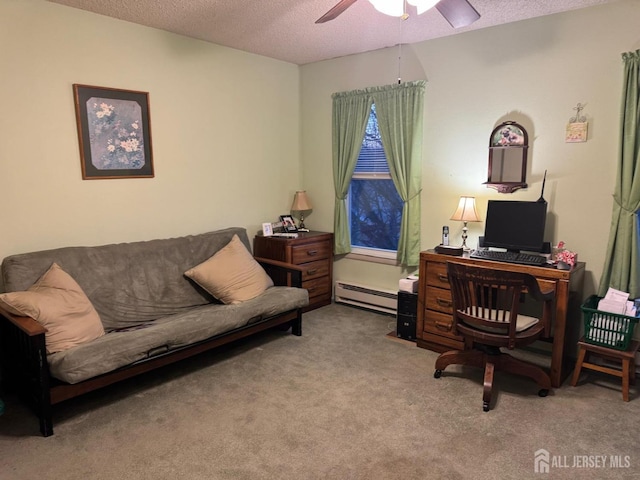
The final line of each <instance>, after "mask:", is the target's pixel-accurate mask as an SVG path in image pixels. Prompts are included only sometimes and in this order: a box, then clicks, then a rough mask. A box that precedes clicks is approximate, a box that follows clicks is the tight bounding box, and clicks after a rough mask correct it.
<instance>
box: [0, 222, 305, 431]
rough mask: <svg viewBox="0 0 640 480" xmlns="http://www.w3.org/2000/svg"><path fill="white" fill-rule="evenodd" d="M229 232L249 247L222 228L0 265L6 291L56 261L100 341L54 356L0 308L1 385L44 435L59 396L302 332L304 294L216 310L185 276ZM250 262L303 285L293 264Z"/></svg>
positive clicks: (292, 290) (289, 291) (284, 290)
mask: <svg viewBox="0 0 640 480" xmlns="http://www.w3.org/2000/svg"><path fill="white" fill-rule="evenodd" d="M234 236H237V237H238V238H236V239H235V240H236V241H237V240H238V239H239V240H240V241H241V242H242V244H244V246H245V247H246V249H247V251H248V252H250V251H251V247H250V243H249V239H248V237H247V232H246V230H244V229H242V228H228V229H224V230H218V231H215V232H209V233H203V234H198V235H192V236H185V237H180V238H171V239H162V240H151V241H144V242H132V243H122V244H114V245H104V246H95V247H67V248H59V249H55V250H47V251H40V252H33V253H26V254H19V255H13V256H10V257H7V258H5V259H4V261H3V262H2V280H3V285H4V291H5V292H20V291H25V290H27V289H29V287H31V286H32V285H33V284H34V282H36V281H39V280H38V279H39V278H41V276H42V275H43V274H44V273H45V272H47V271H48V270H47V269H50V268H51V267H52V264H57V265H58V266H59V267H60V268H61V269H62V270H64V272H66V273H67V274H69V275H70V276H71V277H72V278H73V280H75V281H76V282H77V285H79V286H80V287H81V288H82V291H83V292H84V294H86V297H85V298H88V299H89V301H90V304H91V305H92V306H93V307H94V308H95V311H96V312H97V314H98V316H99V319H100V322H101V323H102V327H103V329H104V334H101V335H100V336H98V337H97V338H94V339H91V340H90V341H87V342H84V343H81V344H79V345H77V346H73V347H72V348H67V349H66V350H63V351H58V352H54V353H51V352H48V349H47V346H48V345H45V343H46V342H45V333H46V329H45V328H44V327H43V326H42V325H41V324H40V323H38V322H36V321H35V320H33V319H32V318H30V317H28V316H20V315H15V314H14V313H12V312H10V311H8V310H7V309H6V308H4V309H3V305H2V304H0V326H1V330H0V335H1V340H2V346H1V349H2V351H1V353H2V367H3V369H2V380H3V383H4V384H5V385H7V386H8V387H10V388H15V389H17V390H19V391H21V392H22V393H23V394H24V396H25V397H26V399H27V400H29V403H30V404H31V405H32V406H33V407H34V409H35V411H36V414H37V415H38V417H39V419H40V430H41V432H42V434H43V435H45V436H49V435H52V434H53V423H52V405H54V404H56V403H59V402H61V401H64V400H66V399H69V398H72V397H75V396H77V395H80V394H83V393H86V392H89V391H92V390H95V389H97V388H100V387H103V386H105V385H109V384H112V383H115V382H117V381H119V380H122V379H125V378H129V377H132V376H134V375H137V374H139V373H142V372H145V371H148V370H151V369H153V368H157V367H159V366H162V365H165V364H168V363H172V362H174V361H177V360H180V359H183V358H186V357H189V356H192V355H195V354H197V353H200V352H203V351H205V350H208V349H210V348H213V347H216V346H219V345H222V344H225V343H228V342H231V341H233V340H236V339H239V338H242V337H245V336H247V335H250V334H253V333H256V332H259V331H262V330H265V329H267V328H271V327H275V326H280V325H284V326H289V325H291V326H292V332H293V333H294V334H296V335H300V334H301V321H302V317H301V316H302V308H303V307H305V306H306V305H308V302H309V299H308V293H307V291H306V290H304V289H302V288H296V287H287V286H272V287H270V288H266V290H264V292H263V293H260V294H259V295H258V296H257V297H255V298H251V299H248V300H246V301H240V302H237V303H232V304H223V303H222V302H220V301H218V300H217V299H216V298H215V297H213V296H212V295H211V294H210V293H208V291H207V290H205V289H204V288H202V287H201V286H200V284H199V283H196V282H195V281H193V280H192V279H191V278H188V277H187V276H186V275H185V272H187V271H188V270H189V269H192V268H193V267H194V266H197V265H199V264H202V263H203V262H206V261H207V260H208V259H210V258H211V257H212V256H213V255H214V254H216V253H217V252H219V251H220V250H221V249H222V248H223V247H225V246H227V245H228V244H230V242H231V241H232V240H233V239H234ZM245 253H246V252H245ZM248 255H250V253H249V254H248ZM256 260H257V261H258V262H259V263H260V264H261V265H262V266H263V267H264V271H267V272H272V271H274V269H275V270H278V269H280V270H282V269H286V270H287V273H288V276H289V278H291V279H292V282H293V283H292V284H293V285H301V283H299V282H300V271H299V270H298V269H297V268H296V267H291V266H289V265H287V264H282V263H281V262H276V261H270V260H266V259H256ZM250 261H251V262H253V260H250ZM254 263H255V262H254ZM260 270H261V271H262V269H260ZM264 271H262V274H263V275H264ZM264 276H265V278H267V279H268V278H269V277H267V276H266V275H264ZM280 277H282V275H280ZM285 277H286V275H285ZM269 281H270V280H269ZM101 330H102V328H101ZM47 341H48V340H47Z"/></svg>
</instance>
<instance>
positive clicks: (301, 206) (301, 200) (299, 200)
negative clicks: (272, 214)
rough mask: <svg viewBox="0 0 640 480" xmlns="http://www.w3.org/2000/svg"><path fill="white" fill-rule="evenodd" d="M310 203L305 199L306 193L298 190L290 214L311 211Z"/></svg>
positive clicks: (307, 198)
mask: <svg viewBox="0 0 640 480" xmlns="http://www.w3.org/2000/svg"><path fill="white" fill-rule="evenodd" d="M312 208H313V207H312V206H311V202H310V201H309V197H307V192H306V191H304V190H298V191H297V192H296V195H295V197H293V204H292V205H291V211H292V212H304V211H305V210H311V209H312Z"/></svg>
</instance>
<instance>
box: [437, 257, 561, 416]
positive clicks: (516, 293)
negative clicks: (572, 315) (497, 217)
mask: <svg viewBox="0 0 640 480" xmlns="http://www.w3.org/2000/svg"><path fill="white" fill-rule="evenodd" d="M447 275H448V278H449V284H450V285H451V297H452V300H453V331H454V333H456V334H458V335H462V336H463V337H464V341H465V350H454V351H449V352H445V353H443V354H441V355H440V356H439V357H438V359H437V360H436V365H435V373H434V377H435V378H440V376H441V375H442V371H443V370H444V369H445V368H446V367H447V366H449V365H471V366H474V367H479V368H483V369H484V389H483V396H482V407H483V410H484V411H485V412H488V411H489V408H490V404H491V393H492V388H493V372H494V370H496V369H497V370H501V371H506V372H509V373H513V374H516V375H524V376H526V377H529V378H532V379H533V380H535V381H536V382H537V383H538V385H539V387H540V390H539V392H538V395H540V396H541V397H546V396H547V394H548V393H549V390H550V389H551V379H550V378H549V375H548V374H547V373H546V372H545V371H544V370H543V369H542V368H540V367H538V366H536V365H533V364H531V363H528V362H524V361H522V360H519V359H516V358H514V357H512V356H511V355H509V354H508V353H503V352H502V351H501V350H500V347H504V348H506V349H508V350H513V349H514V348H516V347H521V346H525V345H529V344H531V343H533V342H534V341H535V340H537V339H538V338H540V337H541V336H542V335H543V334H544V336H546V337H548V336H549V332H550V324H551V315H552V313H553V300H554V296H555V293H554V291H550V292H542V291H541V290H540V287H539V285H538V282H537V281H536V279H535V277H533V276H532V275H529V274H527V273H519V272H505V271H502V270H494V269H491V268H485V267H476V266H471V265H465V264H462V263H454V262H448V263H447ZM523 292H528V293H529V294H530V295H531V296H532V297H533V298H534V299H536V300H539V301H542V302H544V303H543V315H542V318H541V319H537V318H533V317H529V316H525V315H519V314H518V307H519V304H520V296H521V294H522V293H523Z"/></svg>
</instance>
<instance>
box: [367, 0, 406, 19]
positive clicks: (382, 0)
mask: <svg viewBox="0 0 640 480" xmlns="http://www.w3.org/2000/svg"><path fill="white" fill-rule="evenodd" d="M369 3H371V5H373V8H375V9H376V10H378V11H379V12H380V13H384V14H385V15H389V16H391V17H401V16H402V15H404V0H369Z"/></svg>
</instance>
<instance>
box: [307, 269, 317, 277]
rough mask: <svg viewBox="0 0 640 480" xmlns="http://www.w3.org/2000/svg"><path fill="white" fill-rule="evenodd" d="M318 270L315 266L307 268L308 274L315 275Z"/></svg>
mask: <svg viewBox="0 0 640 480" xmlns="http://www.w3.org/2000/svg"><path fill="white" fill-rule="evenodd" d="M317 271H318V269H317V268H314V269H313V270H307V275H315V273H316V272H317Z"/></svg>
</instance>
